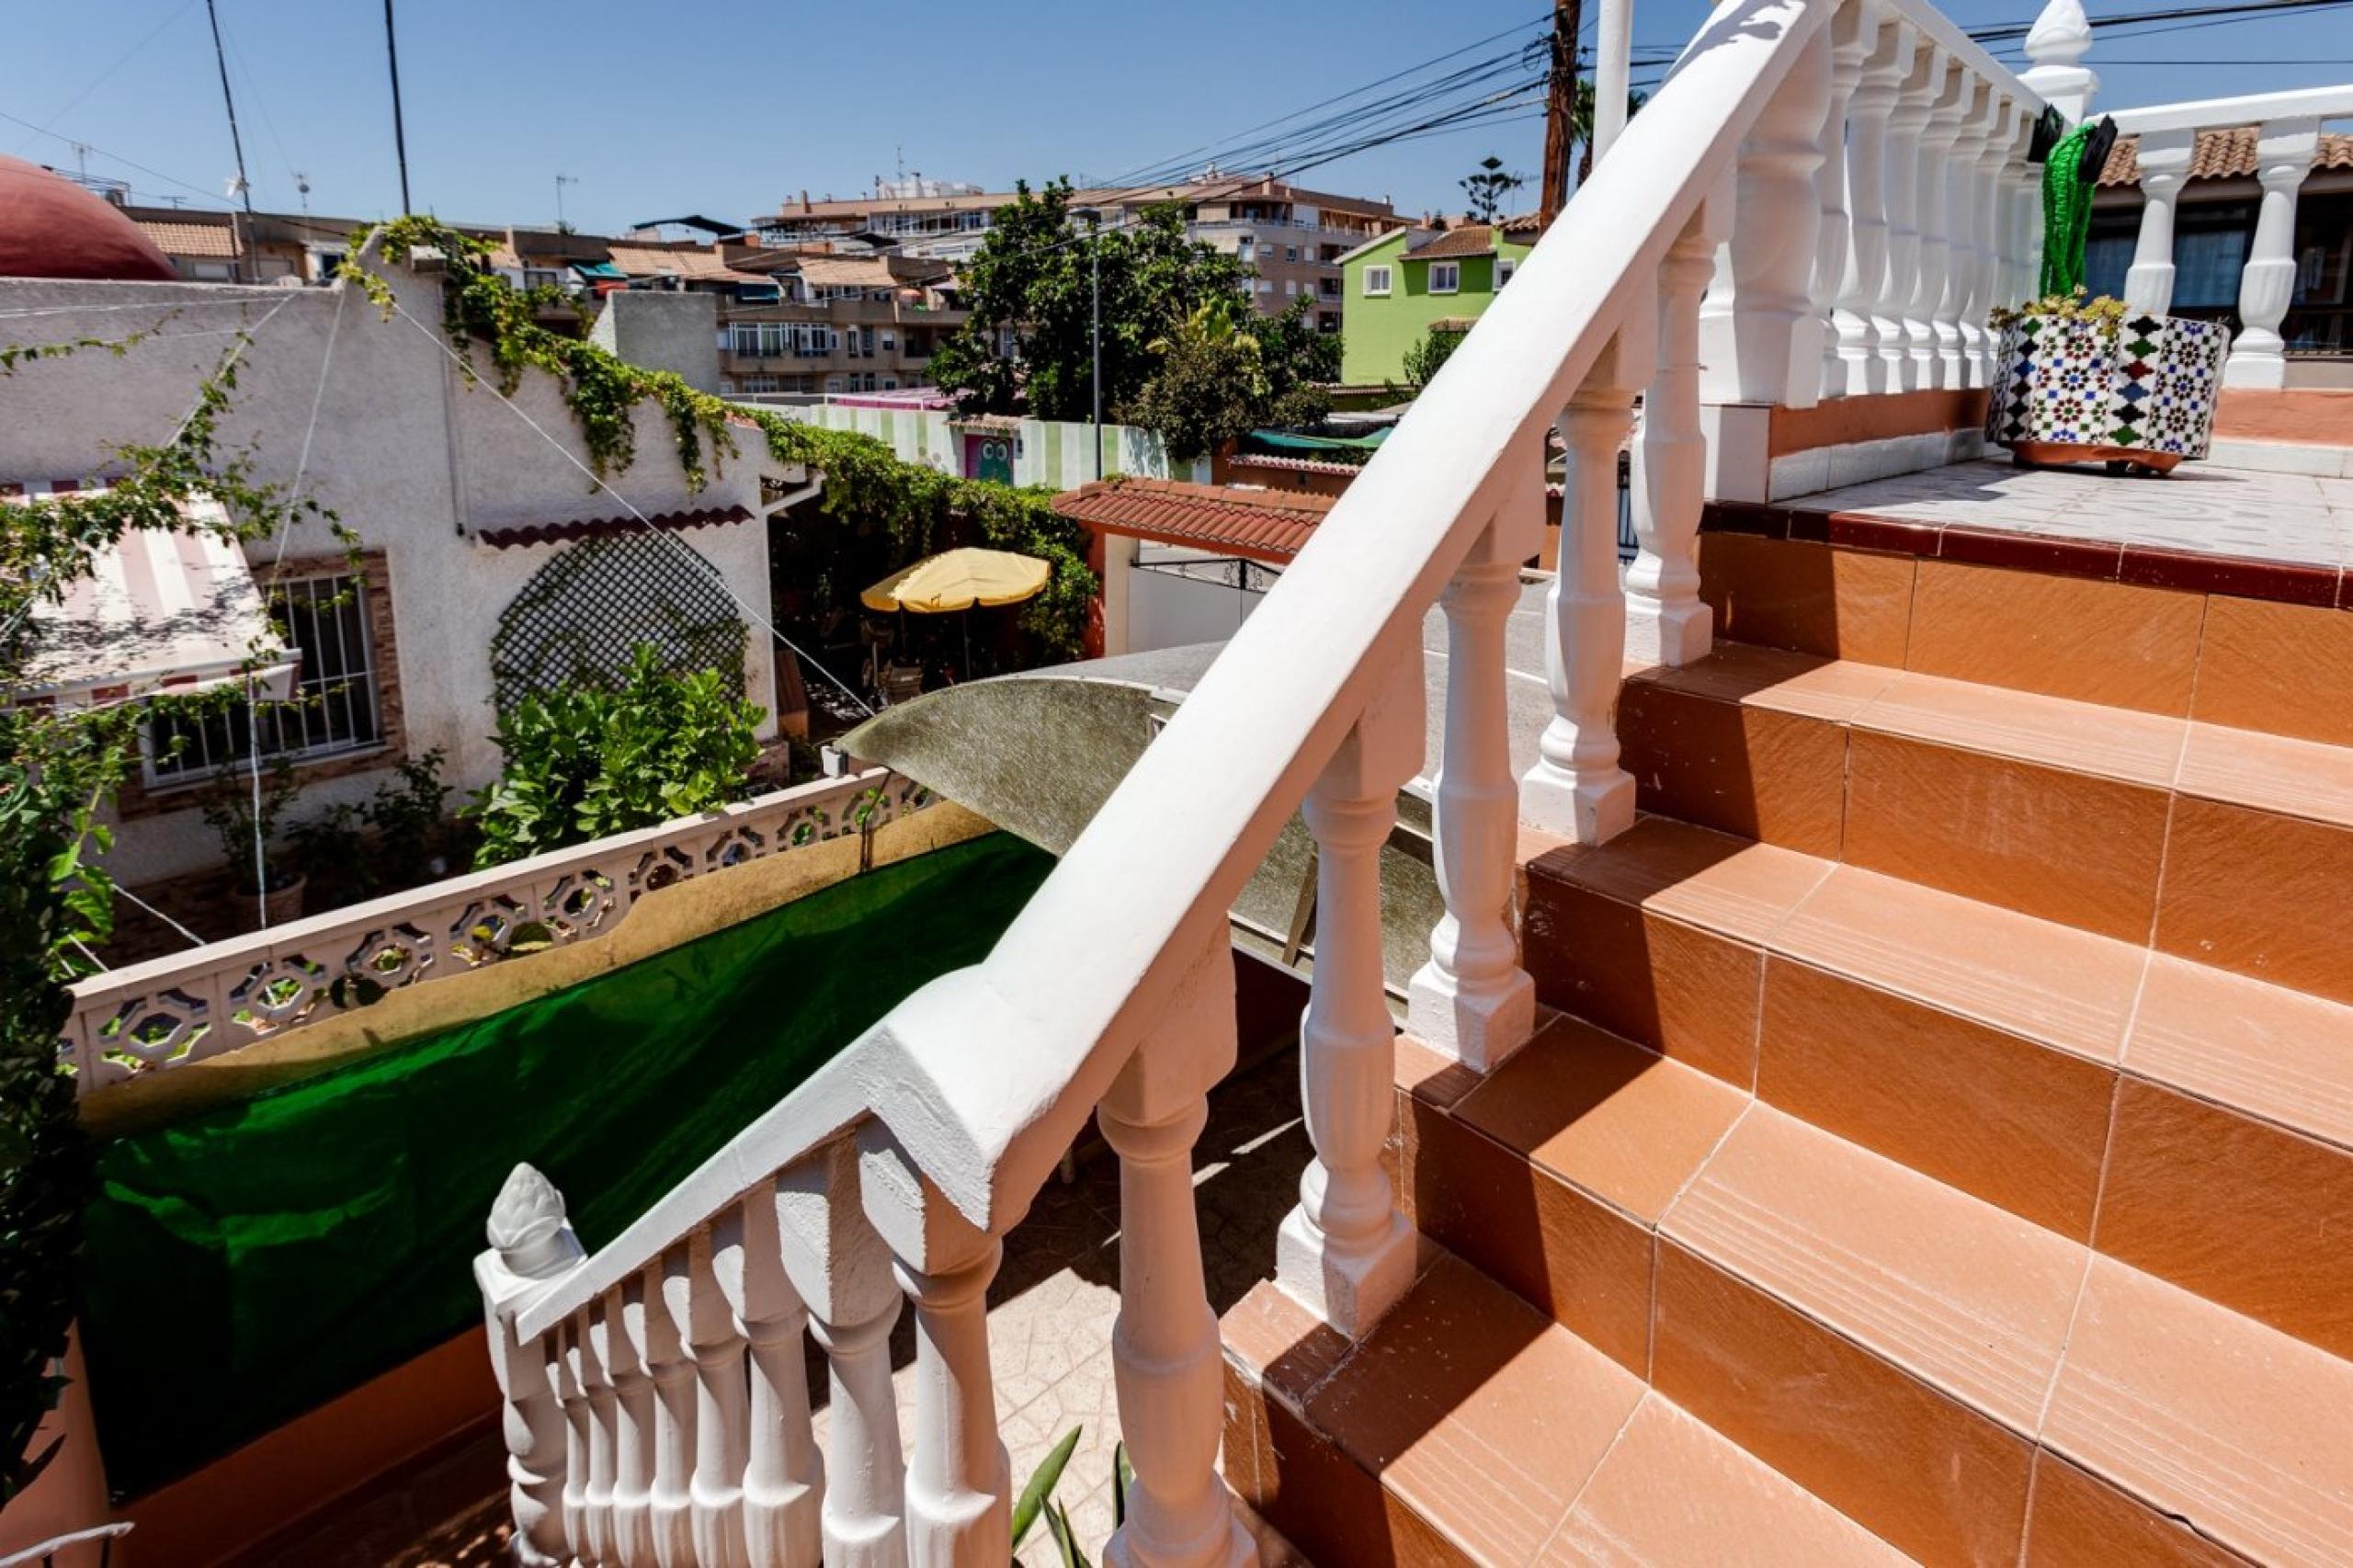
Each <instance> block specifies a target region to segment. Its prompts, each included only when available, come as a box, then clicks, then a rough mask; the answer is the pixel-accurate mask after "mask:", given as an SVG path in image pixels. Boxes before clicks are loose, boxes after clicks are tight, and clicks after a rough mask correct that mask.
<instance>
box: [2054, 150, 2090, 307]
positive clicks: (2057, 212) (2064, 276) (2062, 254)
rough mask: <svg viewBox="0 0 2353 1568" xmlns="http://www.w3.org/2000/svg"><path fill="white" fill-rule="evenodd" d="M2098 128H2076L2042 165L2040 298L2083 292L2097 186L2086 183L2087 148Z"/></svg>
mask: <svg viewBox="0 0 2353 1568" xmlns="http://www.w3.org/2000/svg"><path fill="white" fill-rule="evenodd" d="M2095 129H2096V128H2095V127H2094V126H2093V125H2091V124H2088V123H2086V124H2084V125H2079V126H2077V127H2075V130H2073V131H2069V132H2067V134H2066V135H2064V136H2063V137H2061V138H2060V139H2059V144H2058V145H2057V146H2055V147H2053V148H2052V149H2051V157H2050V160H2049V161H2048V162H2046V163H2045V164H2044V165H2042V279H2041V282H2042V288H2041V290H2040V297H2043V298H2048V297H2049V296H2051V295H2052V294H2058V295H2062V296H2064V295H2068V294H2072V293H2074V292H2075V290H2077V289H2078V288H2080V287H2082V285H2083V281H2084V249H2085V247H2086V244H2089V243H2090V240H2091V233H2092V182H2091V181H2090V180H2088V179H2086V178H2085V177H2084V174H2083V161H2084V143H2085V142H2088V141H2090V140H2091V138H2092V132H2093V131H2094V130H2095Z"/></svg>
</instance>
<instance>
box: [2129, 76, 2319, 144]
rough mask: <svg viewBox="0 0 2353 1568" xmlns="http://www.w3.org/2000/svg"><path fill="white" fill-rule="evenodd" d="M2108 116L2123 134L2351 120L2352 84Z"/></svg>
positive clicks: (2154, 107) (2203, 100)
mask: <svg viewBox="0 0 2353 1568" xmlns="http://www.w3.org/2000/svg"><path fill="white" fill-rule="evenodd" d="M2108 112H2109V118H2110V119H2113V120H2115V121H2116V129H2117V130H2118V131H2121V132H2123V133H2125V134H2126V135H2138V134H2140V133H2141V132H2143V131H2213V130H2219V129H2223V128H2226V127H2231V126H2240V125H2258V124H2261V123H2263V122H2264V121H2266V120H2279V119H2353V82H2348V83H2345V84H2343V85H2338V86H2334V87H2298V88H2294V89H2292V90H2290V91H2287V92H2279V93H2246V94H2242V95H2241V96H2239V97H2229V98H2200V99H2198V100H2197V101H2195V102H2191V103H2178V104H2151V105H2148V106H2147V107H2145V108H2120V109H2110V110H2109V111H2108Z"/></svg>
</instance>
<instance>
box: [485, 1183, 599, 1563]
mask: <svg viewBox="0 0 2353 1568" xmlns="http://www.w3.org/2000/svg"><path fill="white" fill-rule="evenodd" d="M483 1229H484V1230H485V1231H486V1232H487V1233H488V1235H489V1239H490V1250H489V1251H487V1252H485V1253H482V1254H480V1255H479V1256H476V1257H475V1259H474V1280H475V1282H476V1283H477V1284H479V1285H480V1286H481V1287H482V1297H483V1316H484V1318H485V1319H486V1320H487V1321H488V1326H489V1330H490V1364H491V1370H492V1372H493V1373H494V1375H495V1376H496V1378H497V1379H498V1388H499V1392H500V1394H501V1395H502V1396H503V1397H504V1400H505V1403H506V1452H507V1460H506V1473H507V1476H508V1479H509V1481H510V1482H511V1483H512V1484H511V1487H510V1492H511V1503H512V1506H513V1507H514V1510H515V1540H514V1543H513V1548H512V1550H513V1552H514V1557H515V1561H516V1562H517V1563H519V1564H524V1565H526V1568H550V1565H552V1564H555V1563H560V1562H570V1561H571V1560H572V1559H573V1558H574V1556H575V1555H577V1553H576V1552H575V1551H574V1542H573V1541H572V1540H570V1537H569V1532H568V1530H567V1528H566V1525H565V1521H564V1515H563V1481H564V1473H563V1472H564V1416H563V1411H562V1409H561V1408H560V1407H559V1405H558V1403H557V1393H556V1390H555V1388H554V1387H553V1385H552V1384H551V1382H550V1381H549V1380H548V1368H547V1352H546V1347H545V1346H543V1345H540V1344H538V1343H534V1344H531V1345H528V1346H527V1345H525V1344H523V1343H522V1342H521V1341H520V1340H518V1339H517V1337H516V1335H515V1313H516V1311H517V1307H518V1306H519V1305H520V1304H521V1303H522V1301H524V1300H525V1299H526V1298H528V1297H529V1296H530V1295H532V1294H533V1293H534V1292H536V1291H538V1290H541V1289H544V1288H545V1287H544V1286H543V1284H542V1283H541V1282H542V1281H545V1280H548V1279H552V1278H555V1277H556V1276H557V1275H560V1274H563V1272H565V1271H566V1270H567V1269H572V1268H576V1267H579V1266H580V1264H581V1262H582V1253H581V1250H580V1238H579V1237H578V1236H576V1235H574V1234H573V1232H572V1227H571V1226H570V1225H568V1224H566V1223H564V1218H563V1194H562V1193H560V1192H558V1191H557V1190H556V1189H555V1184H554V1183H553V1182H551V1181H550V1180H548V1178H547V1177H545V1176H541V1175H540V1173H539V1172H538V1171H536V1170H533V1169H532V1168H531V1167H530V1166H529V1165H517V1166H516V1167H515V1169H514V1170H513V1171H512V1172H510V1173H509V1174H508V1175H507V1177H506V1185H505V1186H504V1187H500V1188H499V1189H498V1198H497V1199H496V1200H495V1201H494V1202H493V1203H492V1204H491V1206H490V1222H489V1223H488V1224H487V1225H486V1226H484V1227H483Z"/></svg>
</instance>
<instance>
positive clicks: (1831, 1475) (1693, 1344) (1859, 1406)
mask: <svg viewBox="0 0 2353 1568" xmlns="http://www.w3.org/2000/svg"><path fill="white" fill-rule="evenodd" d="M1654 1335H1655V1340H1656V1350H1655V1358H1654V1374H1653V1381H1654V1386H1655V1387H1656V1388H1657V1390H1658V1392H1660V1393H1662V1394H1664V1395H1665V1396H1666V1397H1667V1398H1669V1399H1671V1400H1673V1401H1674V1402H1675V1403H1677V1404H1678V1405H1680V1406H1682V1407H1683V1408H1684V1409H1685V1410H1687V1411H1688V1412H1689V1413H1690V1414H1691V1415H1694V1416H1696V1417H1698V1418H1699V1420H1701V1421H1704V1422H1706V1423H1707V1424H1708V1425H1709V1426H1711V1427H1713V1428H1714V1429H1715V1430H1716V1431H1717V1432H1719V1433H1721V1434H1722V1435H1723V1436H1724V1437H1727V1438H1729V1439H1730V1440H1732V1441H1733V1442H1734V1443H1737V1444H1738V1445H1740V1447H1741V1448H1743V1449H1746V1450H1747V1451H1748V1452H1749V1453H1751V1454H1754V1455H1755V1456H1756V1458H1757V1459H1759V1460H1763V1461H1764V1462H1765V1463H1767V1464H1768V1465H1770V1466H1771V1467H1772V1468H1773V1469H1774V1470H1776V1471H1779V1472H1780V1473H1781V1474H1783V1475H1785V1476H1787V1477H1789V1478H1790V1480H1791V1481H1793V1482H1795V1483H1798V1484H1799V1485H1800V1486H1802V1487H1804V1488H1805V1489H1806V1490H1807V1491H1809V1492H1811V1493H1813V1494H1814V1495H1815V1496H1817V1497H1819V1498H1821V1499H1822V1500H1823V1501H1824V1502H1825V1503H1827V1504H1829V1505H1830V1506H1833V1507H1835V1508H1836V1509H1837V1510H1838V1511H1839V1512H1840V1513H1842V1514H1844V1515H1846V1516H1847V1517H1848V1518H1851V1519H1853V1520H1855V1521H1856V1522H1857V1523H1858V1524H1860V1525H1861V1526H1863V1528H1866V1529H1868V1530H1870V1531H1871V1532H1872V1533H1873V1534H1875V1535H1877V1536H1879V1537H1880V1538H1881V1540H1886V1541H1887V1542H1888V1543H1889V1544H1891V1545H1893V1546H1894V1547H1896V1548H1897V1549H1898V1550H1900V1551H1904V1552H1906V1553H1909V1554H1910V1555H1911V1556H1913V1557H1915V1558H1917V1559H1919V1560H1920V1561H1922V1562H1931V1563H1947V1562H1951V1563H1964V1562H2005V1561H2007V1560H2009V1559H2010V1557H2011V1556H2012V1555H2013V1554H2014V1553H2015V1552H2016V1551H2018V1530H2019V1527H2020V1524H2021V1523H2022V1521H2023V1519H2024V1517H2025V1511H2026V1489H2027V1469H2028V1462H2029V1454H2030V1452H2031V1449H2029V1446H2028V1445H2027V1444H2026V1443H2025V1442H2024V1441H2022V1440H2021V1439H2019V1438H2018V1437H2016V1436H2015V1435H2014V1434H2012V1433H2009V1432H2006V1431H2005V1430H2003V1429H2002V1427H2001V1426H1998V1425H1996V1424H1995V1423H1994V1422H1992V1421H1990V1420H1987V1419H1986V1418H1985V1417H1984V1416H1983V1415H1978V1414H1976V1413H1975V1412H1973V1411H1971V1410H1968V1409H1966V1408H1964V1407H1963V1406H1961V1405H1960V1404H1958V1403H1954V1402H1953V1401H1951V1400H1949V1399H1947V1398H1946V1397H1945V1396H1944V1395H1942V1394H1940V1393H1938V1392H1935V1391H1934V1390H1932V1389H1930V1388H1928V1387H1927V1385H1925V1384H1923V1383H1921V1382H1920V1381H1917V1380H1916V1379H1914V1378H1912V1377H1910V1376H1907V1375H1906V1374H1905V1373H1904V1372H1902V1371H1899V1370H1897V1369H1895V1368H1894V1367H1893V1366H1891V1365H1889V1364H1888V1363H1887V1362H1885V1361H1883V1360H1881V1359H1880V1358H1877V1357H1875V1356H1872V1355H1871V1354H1870V1352H1868V1351H1866V1350H1864V1349H1862V1348H1861V1347H1860V1346H1856V1345H1854V1344H1852V1343H1851V1342H1849V1341H1847V1340H1846V1339H1844V1338H1841V1337H1840V1336H1839V1335H1836V1334H1834V1333H1832V1332H1831V1331H1830V1330H1829V1329H1827V1328H1824V1327H1823V1326H1822V1325H1821V1324H1817V1323H1814V1322H1813V1321H1812V1320H1811V1319H1808V1318H1806V1317H1804V1316H1803V1315H1802V1314H1801V1313H1798V1312H1793V1311H1791V1310H1790V1308H1788V1307H1787V1306H1784V1305H1783V1304H1781V1303H1780V1302H1779V1301H1775V1300H1773V1299H1772V1298H1771V1297H1770V1296H1768V1295H1767V1294H1766V1293H1764V1292H1763V1291H1761V1290H1756V1288H1755V1287H1753V1286H1750V1285H1747V1284H1745V1283H1743V1282H1741V1281H1740V1280H1738V1279H1735V1278H1733V1277H1732V1276H1731V1275H1728V1274H1725V1273H1723V1272H1722V1271H1721V1270H1719V1269H1717V1268H1715V1267H1712V1266H1711V1265H1709V1264H1707V1263H1705V1262H1702V1261H1701V1260H1699V1258H1697V1257H1695V1256H1692V1254H1690V1253H1689V1252H1687V1251H1686V1250H1684V1249H1683V1248H1682V1247H1681V1246H1679V1245H1677V1244H1673V1243H1662V1244H1661V1245H1660V1248H1659V1280H1658V1307H1657V1321H1656V1324H1655V1325H1654Z"/></svg>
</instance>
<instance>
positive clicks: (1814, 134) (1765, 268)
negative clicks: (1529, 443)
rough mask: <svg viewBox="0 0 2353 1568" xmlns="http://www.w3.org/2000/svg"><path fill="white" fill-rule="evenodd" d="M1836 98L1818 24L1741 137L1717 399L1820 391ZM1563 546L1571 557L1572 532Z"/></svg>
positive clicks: (1703, 340)
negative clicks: (1821, 178)
mask: <svg viewBox="0 0 2353 1568" xmlns="http://www.w3.org/2000/svg"><path fill="white" fill-rule="evenodd" d="M1829 104H1830V29H1829V28H1828V27H1826V26H1818V27H1816V28H1814V30H1813V34H1812V35H1811V36H1810V37H1808V38H1807V40H1806V41H1805V43H1804V44H1803V45H1802V46H1801V47H1800V49H1799V50H1798V54H1797V58H1796V59H1795V60H1793V61H1791V62H1790V71H1789V74H1788V75H1787V76H1785V77H1783V78H1782V80H1781V85H1780V86H1779V88H1778V89H1776V90H1775V92H1774V94H1773V97H1772V98H1771V100H1770V101H1768V103H1767V104H1766V106H1765V108H1764V111H1763V112H1762V113H1760V114H1759V115H1758V116H1757V117H1756V124H1755V125H1754V126H1753V127H1751V129H1750V131H1749V133H1748V136H1747V138H1746V140H1745V141H1743V142H1741V144H1740V153H1739V156H1738V163H1737V174H1736V176H1735V177H1736V178H1737V180H1738V182H1739V183H1738V192H1737V194H1736V195H1735V197H1734V198H1733V205H1734V207H1735V209H1736V210H1737V211H1738V213H1739V219H1738V222H1735V223H1734V225H1733V231H1732V235H1731V243H1730V244H1729V245H1727V246H1726V247H1725V255H1724V256H1723V257H1722V261H1723V262H1725V263H1728V265H1729V270H1730V275H1729V276H1728V277H1719V278H1717V279H1716V286H1715V287H1711V289H1710V290H1709V293H1708V300H1707V304H1706V309H1705V310H1704V312H1702V314H1701V316H1700V324H1699V332H1700V344H1699V347H1700V353H1699V359H1700V363H1701V364H1702V365H1703V366H1705V367H1706V369H1705V370H1704V371H1703V372H1702V377H1703V379H1702V381H1701V386H1700V395H1701V396H1702V397H1703V398H1704V399H1705V400H1706V401H1707V402H1709V403H1782V404H1786V405H1788V406H1790V407H1792V408H1811V407H1812V406H1813V404H1814V403H1815V402H1816V401H1817V400H1818V399H1819V397H1820V394H1821V390H1822V385H1821V383H1822V336H1823V332H1822V324H1821V322H1819V321H1818V320H1817V319H1816V318H1815V317H1814V314H1813V292H1812V290H1813V252H1814V246H1815V244H1817V243H1818V242H1819V240H1820V238H1821V226H1822V225H1821V217H1820V213H1821V202H1820V200H1819V199H1818V198H1817V197H1816V196H1815V194H1814V184H1813V181H1814V171H1815V170H1817V169H1819V168H1820V167H1821V166H1822V137H1823V121H1824V118H1825V116H1826V114H1827V111H1828V109H1829ZM1644 336H1645V338H1647V337H1648V334H1647V333H1645V334H1644ZM1622 340H1623V334H1622V332H1621V334H1620V341H1621V342H1622ZM1643 352H1644V353H1645V354H1647V353H1648V352H1649V349H1648V347H1647V346H1645V347H1644V349H1643ZM1563 532H1564V534H1565V526H1564V528H1563ZM1561 553H1562V556H1563V559H1566V557H1567V555H1568V541H1567V540H1566V538H1565V537H1564V538H1563V540H1562V545H1561Z"/></svg>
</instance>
